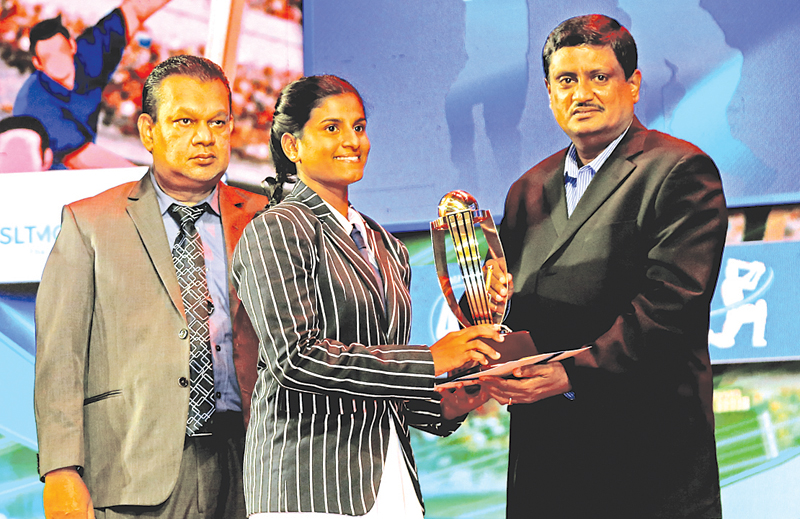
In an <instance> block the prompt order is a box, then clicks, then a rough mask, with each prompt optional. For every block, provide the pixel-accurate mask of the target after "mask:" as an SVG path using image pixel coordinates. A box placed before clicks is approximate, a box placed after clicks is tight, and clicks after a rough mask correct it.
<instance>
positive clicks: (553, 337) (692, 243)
mask: <svg viewBox="0 0 800 519" xmlns="http://www.w3.org/2000/svg"><path fill="white" fill-rule="evenodd" d="M639 167H640V168H642V171H640V172H638V173H639V175H640V176H639V177H637V178H634V179H629V181H632V182H635V181H638V182H642V183H645V184H646V182H647V180H648V179H650V180H651V181H652V179H656V178H658V179H659V183H658V184H656V185H655V186H654V189H653V192H652V195H651V196H650V197H648V200H646V201H644V202H643V201H641V200H640V199H636V198H631V199H630V202H629V203H630V205H631V206H632V207H633V206H634V205H638V206H641V207H640V208H639V209H637V211H639V213H638V218H639V220H638V221H637V222H638V224H639V228H638V230H637V231H636V232H635V233H634V234H632V235H610V236H611V237H612V239H613V243H614V244H615V245H614V246H615V247H616V248H617V249H616V250H615V251H613V254H611V255H610V256H609V257H603V258H596V259H595V261H596V262H595V263H591V261H592V258H591V257H588V256H587V257H580V258H579V259H580V260H585V261H586V262H587V263H586V264H587V265H595V267H594V270H589V269H588V267H586V268H584V269H582V270H580V271H575V270H569V269H566V268H564V267H562V268H561V272H569V274H568V275H570V276H572V277H573V278H562V279H563V281H559V279H558V277H557V276H553V277H551V278H549V279H545V280H544V281H542V283H544V282H547V283H548V284H549V285H548V290H549V292H548V293H547V297H549V298H550V299H548V301H553V300H555V299H556V295H555V292H554V291H555V290H556V288H557V287H561V288H560V290H561V291H562V292H564V293H566V294H570V290H571V288H570V286H571V285H576V284H577V283H578V282H580V283H582V285H581V286H580V289H581V290H583V293H582V294H581V297H583V298H584V300H588V301H593V304H592V305H590V306H578V305H574V308H573V313H572V314H571V316H570V317H569V319H573V318H576V319H578V320H579V321H580V322H582V323H585V324H586V326H583V327H578V328H575V329H570V328H569V324H568V323H569V322H570V321H569V319H568V318H567V317H564V315H566V312H564V311H563V310H565V309H566V308H565V307H566V306H567V305H564V307H561V306H555V308H557V309H558V313H560V314H561V317H559V316H558V313H550V314H547V315H548V316H549V318H551V319H556V320H557V321H556V322H558V323H559V324H558V325H556V326H554V325H552V324H550V323H537V325H544V326H545V328H547V327H548V326H549V330H548V333H550V335H548V336H547V337H548V339H549V340H550V341H552V344H550V343H548V345H547V346H546V347H547V348H551V347H552V348H553V349H564V348H576V347H580V346H583V345H585V344H587V343H588V344H592V345H593V347H592V349H591V350H590V351H588V352H586V353H583V354H581V355H579V356H576V357H575V358H574V360H570V361H566V362H564V363H563V365H562V366H563V367H562V368H558V367H557V366H555V367H552V368H547V369H546V368H545V367H543V366H542V367H536V368H530V369H526V370H523V371H522V372H521V373H520V375H522V376H523V377H525V378H527V379H529V380H527V381H526V386H525V388H524V390H525V391H526V392H527V393H528V395H529V396H528V398H524V397H523V396H522V395H520V394H518V392H517V390H522V389H523V388H522V387H521V383H520V381H513V380H512V381H497V384H498V385H501V386H502V385H505V387H506V388H507V389H508V392H507V393H505V394H504V393H500V394H496V396H495V397H496V398H498V397H499V398H498V401H500V402H501V403H507V402H508V398H513V399H514V401H515V402H516V401H520V402H525V401H530V402H532V401H536V400H539V399H541V398H547V397H549V396H552V395H557V394H559V393H560V392H563V391H564V390H567V389H574V390H575V392H576V395H577V394H586V393H588V394H590V395H592V397H597V398H601V395H600V394H599V393H598V388H600V387H603V388H606V389H608V390H610V391H614V390H615V388H616V389H618V390H620V391H627V390H629V388H630V387H631V384H634V385H635V384H636V383H640V382H641V383H645V382H647V384H646V385H647V386H648V387H670V386H674V384H675V383H676V381H675V378H677V377H680V378H681V379H683V380H691V379H692V378H693V377H694V376H696V375H695V374H692V373H690V371H691V370H692V369H694V368H692V366H693V365H697V364H699V363H703V362H705V363H707V355H708V354H707V349H706V348H707V346H706V336H707V333H708V331H707V321H708V306H709V302H710V300H711V296H712V294H713V289H714V286H715V283H716V277H717V273H718V269H719V263H720V257H721V254H722V246H723V242H724V238H725V228H726V223H727V221H726V209H725V201H724V197H723V195H722V189H721V184H720V180H719V174H718V172H717V169H716V167H715V166H714V164H713V162H712V161H711V159H710V158H708V157H707V156H705V155H701V154H698V153H695V154H687V155H685V156H683V157H680V158H679V159H676V160H675V162H674V165H673V166H672V167H671V169H670V171H669V172H667V173H664V174H662V175H661V176H660V177H653V176H650V177H647V176H646V175H647V174H648V173H649V172H648V171H647V169H646V165H645V166H639ZM633 192H634V193H636V192H637V191H636V190H634V191H633ZM617 202H618V203H620V202H623V203H624V202H625V200H624V199H621V200H618V201H617ZM625 214H626V218H630V217H631V216H630V214H631V212H626V213H625ZM626 223H628V224H629V223H631V222H630V220H629V221H628V222H626ZM606 229H612V227H606ZM590 238H591V237H590ZM581 244H582V242H581ZM585 248H589V244H587V245H585ZM620 249H624V252H623V253H620ZM579 252H584V251H579ZM566 254H568V253H565V255H566ZM617 258H619V259H617ZM631 258H634V260H633V263H632V264H628V263H627V262H628V261H631ZM570 259H571V260H572V259H573V258H570ZM609 262H610V263H609ZM578 264H580V263H578ZM558 267H559V266H558V264H556V267H553V268H552V270H550V271H547V272H545V275H546V274H549V273H550V272H559V269H558ZM544 268H549V265H548V266H547V267H544ZM541 277H544V276H541ZM586 282H588V283H586ZM587 286H588V287H593V288H591V290H594V291H593V292H592V291H588V290H589V289H585V290H584V287H587ZM539 288H541V287H539ZM619 294H630V296H629V297H630V298H629V299H622V298H621V297H619ZM536 296H537V297H540V294H539V293H537V294H536ZM551 304H552V303H551ZM517 310H520V308H517ZM548 311H550V310H549V309H548ZM575 313H577V314H578V315H577V316H576V315H575ZM534 317H536V316H534ZM558 319H560V321H558ZM588 326H591V332H590V333H585V332H586V330H587V329H588ZM601 326H605V327H604V328H603V327H601ZM573 328H574V327H573ZM531 330H532V331H536V329H535V328H531ZM580 334H583V335H580ZM594 334H596V335H594ZM559 335H561V336H563V337H580V339H579V340H581V342H571V341H570V340H567V341H564V342H562V343H561V344H559V343H558V336H559ZM704 359H705V360H704ZM679 373H680V375H678V374H679ZM565 375H567V376H568V378H565ZM668 377H673V379H672V380H670V381H669V382H668V383H665V384H661V382H660V381H661V380H664V381H665V382H666V379H667V378H668ZM681 383H683V381H681ZM584 389H586V390H587V391H586V393H583V390H584ZM689 391H692V389H689Z"/></svg>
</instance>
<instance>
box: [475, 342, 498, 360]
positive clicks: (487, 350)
mask: <svg viewBox="0 0 800 519" xmlns="http://www.w3.org/2000/svg"><path fill="white" fill-rule="evenodd" d="M470 345H472V354H473V355H476V354H477V355H478V357H479V358H475V357H473V358H475V360H477V361H478V362H480V363H481V364H486V363H487V362H488V360H487V359H486V357H488V358H490V359H492V360H497V359H499V358H500V353H499V352H498V351H497V350H495V349H494V348H492V347H491V346H489V345H488V344H486V343H485V342H483V341H481V340H474V341H470Z"/></svg>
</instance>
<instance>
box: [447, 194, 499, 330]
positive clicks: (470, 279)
mask: <svg viewBox="0 0 800 519" xmlns="http://www.w3.org/2000/svg"><path fill="white" fill-rule="evenodd" d="M447 231H449V234H450V238H451V240H452V243H453V249H454V250H455V255H456V261H457V262H458V266H459V267H460V268H461V277H462V279H463V280H464V290H465V292H464V296H465V299H466V302H467V305H468V306H469V312H470V314H471V321H470V319H469V318H467V316H466V315H464V312H463V311H462V309H461V307H460V306H459V304H458V301H456V297H455V294H454V293H453V286H452V284H451V283H450V272H449V271H448V268H447V247H446V244H445V237H446V235H447V234H448V233H447ZM476 231H480V232H482V233H483V237H484V239H485V241H486V245H487V247H488V254H486V255H483V254H481V252H480V250H479V244H478V236H477V234H476ZM431 241H432V243H433V259H434V263H435V265H436V274H437V276H438V278H439V284H440V285H441V287H442V292H443V293H444V298H445V300H446V301H447V304H448V305H449V306H450V310H452V311H453V314H454V315H455V316H456V318H457V319H458V322H460V323H461V325H462V326H465V327H467V326H471V325H473V324H500V322H501V321H502V320H503V316H504V314H505V306H506V303H505V302H502V303H491V302H490V299H489V293H488V289H489V285H490V282H491V279H492V269H497V268H499V269H501V271H502V272H503V273H506V272H507V270H506V260H505V255H504V254H503V245H502V244H501V243H500V238H499V237H498V235H497V228H496V227H495V225H494V220H492V215H491V214H490V213H489V211H483V210H480V209H478V202H477V201H476V200H475V198H474V197H473V196H472V195H470V194H469V193H467V192H466V191H451V192H449V193H447V194H446V195H444V196H443V197H442V199H441V201H440V202H439V218H437V219H436V220H434V221H432V222H431ZM484 259H493V260H495V261H492V262H488V263H487V266H486V268H485V269H484V268H483V261H484ZM506 288H508V287H506Z"/></svg>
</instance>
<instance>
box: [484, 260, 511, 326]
mask: <svg viewBox="0 0 800 519" xmlns="http://www.w3.org/2000/svg"><path fill="white" fill-rule="evenodd" d="M483 276H484V278H485V279H486V293H487V294H488V296H489V306H490V307H491V310H492V312H493V313H495V314H500V315H502V314H505V311H506V303H507V302H508V300H509V299H510V298H511V294H512V293H513V292H514V280H513V279H512V277H511V274H510V273H508V272H507V269H506V262H505V259H499V260H498V259H494V258H491V259H488V260H486V263H485V264H484V265H483Z"/></svg>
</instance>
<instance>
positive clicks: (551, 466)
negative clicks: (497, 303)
mask: <svg viewBox="0 0 800 519" xmlns="http://www.w3.org/2000/svg"><path fill="white" fill-rule="evenodd" d="M565 155H566V154H565V150H562V151H560V152H558V153H556V154H555V155H553V156H551V157H549V158H547V159H545V160H544V161H542V162H541V163H540V164H538V165H537V166H536V167H534V168H533V169H531V170H530V171H528V172H527V173H525V174H524V175H523V176H522V177H521V178H520V179H519V180H518V181H517V182H515V184H514V185H513V186H512V187H511V189H510V191H509V194H508V198H507V200H506V211H505V216H504V220H503V223H502V224H501V229H500V233H501V238H502V240H503V243H504V246H505V249H506V255H507V259H508V262H509V269H510V271H511V273H512V274H513V276H514V285H515V293H514V295H513V297H512V300H511V306H510V310H509V314H508V317H507V319H506V324H508V325H509V326H510V327H511V328H512V329H515V330H529V331H530V332H531V336H532V337H533V339H534V342H535V343H536V344H537V346H538V348H539V350H540V351H555V350H560V349H571V348H578V347H581V346H585V345H589V344H591V345H592V349H591V351H590V352H588V353H585V354H582V355H579V356H578V357H576V358H575V359H574V361H571V362H565V367H566V368H567V373H568V375H569V378H570V381H571V383H572V385H573V388H574V390H575V395H576V398H575V401H569V400H567V399H565V398H563V397H555V398H551V399H548V400H546V401H542V402H539V403H535V404H530V405H515V406H512V408H511V409H512V426H511V446H510V449H511V465H510V469H509V470H510V471H511V472H510V474H509V497H508V499H509V504H508V507H509V517H529V516H530V515H528V514H529V513H530V510H531V509H536V510H541V511H543V515H542V516H543V517H548V516H549V515H548V511H551V512H552V513H556V514H557V515H556V516H558V517H573V516H575V517H585V516H595V515H603V516H608V517H611V516H614V517H688V516H691V517H695V515H693V514H707V515H697V517H716V514H718V513H719V483H718V474H717V462H716V455H715V444H714V435H713V432H714V417H713V412H712V373H711V366H710V361H709V355H708V343H707V337H708V320H709V304H710V300H711V297H712V294H713V291H714V287H715V284H716V280H717V274H718V272H719V264H720V259H721V255H722V247H723V243H724V239H725V231H726V228H727V218H726V208H725V200H724V196H723V193H722V186H721V183H720V178H719V173H718V171H717V168H716V167H715V166H714V163H713V162H712V161H711V159H710V158H709V157H708V156H707V155H705V154H704V153H702V152H701V151H700V150H699V149H697V148H696V147H694V146H692V145H691V144H689V143H687V142H684V141H680V140H678V139H675V138H672V137H670V136H668V135H665V134H662V133H659V132H655V131H648V130H646V129H645V128H644V127H643V126H642V125H641V124H640V123H639V121H638V120H635V121H634V122H633V124H632V126H631V128H630V130H629V131H628V134H627V135H626V136H625V137H624V139H623V140H622V141H621V142H620V144H619V146H618V147H617V149H616V150H615V151H614V152H613V153H612V155H611V156H610V157H609V159H608V161H607V162H606V163H605V164H604V165H603V167H602V168H601V169H600V171H599V172H598V173H597V175H596V176H595V177H594V179H593V180H592V182H591V183H590V184H589V187H588V189H587V190H586V192H585V194H584V195H583V198H581V200H580V202H579V203H578V205H577V207H576V209H575V211H574V213H573V214H572V216H571V217H570V218H567V212H566V201H565V189H564V177H563V171H564V160H565ZM553 442H557V443H559V444H561V443H563V444H565V445H566V446H567V447H565V448H564V449H563V450H562V449H552V445H553ZM545 445H547V446H548V447H545ZM531 507H533V508H531ZM570 510H572V511H573V512H574V513H573V512H570ZM555 511H557V512H555Z"/></svg>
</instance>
